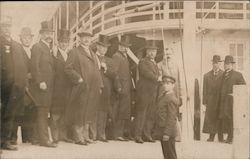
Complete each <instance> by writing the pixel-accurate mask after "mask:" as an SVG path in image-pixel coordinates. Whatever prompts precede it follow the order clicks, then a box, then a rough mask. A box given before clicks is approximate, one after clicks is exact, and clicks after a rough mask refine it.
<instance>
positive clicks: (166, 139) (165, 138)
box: [162, 135, 170, 141]
mask: <svg viewBox="0 0 250 159" xmlns="http://www.w3.org/2000/svg"><path fill="white" fill-rule="evenodd" d="M169 138H170V137H169V136H167V135H163V137H162V140H163V141H168V140H169Z"/></svg>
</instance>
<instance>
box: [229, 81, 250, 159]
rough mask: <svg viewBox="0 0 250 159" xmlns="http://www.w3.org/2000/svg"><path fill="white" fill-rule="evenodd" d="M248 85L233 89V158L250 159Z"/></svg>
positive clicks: (237, 86) (236, 86)
mask: <svg viewBox="0 0 250 159" xmlns="http://www.w3.org/2000/svg"><path fill="white" fill-rule="evenodd" d="M248 98H249V95H248V90H247V86H246V85H235V86H234V87H233V101H234V102H233V124H234V140H233V158H234V159H248V157H249V146H250V145H249V103H248Z"/></svg>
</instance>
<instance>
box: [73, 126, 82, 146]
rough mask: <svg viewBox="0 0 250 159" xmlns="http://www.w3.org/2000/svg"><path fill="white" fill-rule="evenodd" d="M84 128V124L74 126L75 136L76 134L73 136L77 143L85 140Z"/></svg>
mask: <svg viewBox="0 0 250 159" xmlns="http://www.w3.org/2000/svg"><path fill="white" fill-rule="evenodd" d="M83 129H84V127H83V126H79V125H74V126H73V136H74V137H73V138H74V141H75V142H76V143H78V142H83V141H84V137H83Z"/></svg>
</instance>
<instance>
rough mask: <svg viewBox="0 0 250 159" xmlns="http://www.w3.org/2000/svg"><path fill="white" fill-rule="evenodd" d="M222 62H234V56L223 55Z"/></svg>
mask: <svg viewBox="0 0 250 159" xmlns="http://www.w3.org/2000/svg"><path fill="white" fill-rule="evenodd" d="M224 63H226V64H229V63H235V61H234V57H233V56H231V55H227V56H226V57H225V60H224Z"/></svg>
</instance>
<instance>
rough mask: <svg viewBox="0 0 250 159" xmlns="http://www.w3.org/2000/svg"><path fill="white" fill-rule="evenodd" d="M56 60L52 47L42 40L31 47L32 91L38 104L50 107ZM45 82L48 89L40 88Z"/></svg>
mask: <svg viewBox="0 0 250 159" xmlns="http://www.w3.org/2000/svg"><path fill="white" fill-rule="evenodd" d="M54 73H55V72H54V60H53V55H52V52H51V50H50V48H49V47H48V46H47V45H46V44H45V43H44V42H42V41H40V42H38V43H36V44H35V45H33V47H32V49H31V75H32V82H31V88H30V89H31V93H32V95H33V96H34V98H35V100H36V102H37V105H38V106H41V107H50V106H51V99H52V93H53V85H54ZM41 82H45V83H46V85H47V89H46V90H42V89H40V83H41Z"/></svg>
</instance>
